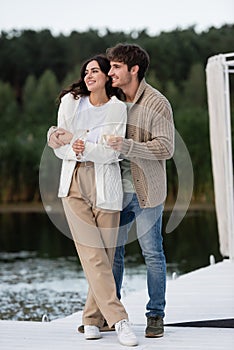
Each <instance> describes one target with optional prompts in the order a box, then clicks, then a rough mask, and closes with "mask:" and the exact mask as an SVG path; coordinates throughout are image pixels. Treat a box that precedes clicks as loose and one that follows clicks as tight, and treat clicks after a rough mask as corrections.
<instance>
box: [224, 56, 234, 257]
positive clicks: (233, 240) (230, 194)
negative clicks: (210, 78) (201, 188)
mask: <svg viewBox="0 0 234 350" xmlns="http://www.w3.org/2000/svg"><path fill="white" fill-rule="evenodd" d="M225 56H226V57H230V56H227V55H225ZM224 74H225V79H224V80H225V91H224V94H225V108H226V113H225V114H226V124H227V128H226V130H227V135H226V141H227V156H228V158H227V160H228V164H227V184H226V186H227V201H228V250H229V258H230V259H231V260H232V261H234V190H233V159H232V136H231V111H230V108H231V107H230V86H229V66H228V64H227V62H226V63H225V66H224Z"/></svg>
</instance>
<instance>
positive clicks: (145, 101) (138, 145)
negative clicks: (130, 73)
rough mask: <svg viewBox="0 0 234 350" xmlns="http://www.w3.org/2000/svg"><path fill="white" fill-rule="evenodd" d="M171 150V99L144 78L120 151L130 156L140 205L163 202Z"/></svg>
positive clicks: (172, 140) (129, 115)
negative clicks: (167, 163)
mask: <svg viewBox="0 0 234 350" xmlns="http://www.w3.org/2000/svg"><path fill="white" fill-rule="evenodd" d="M173 152H174V122H173V114H172V109H171V106H170V103H169V102H168V100H167V99H166V98H165V96H163V95H162V94H161V93H160V92H159V91H158V90H156V89H154V88H153V87H152V86H150V85H149V84H147V83H146V81H145V79H143V80H142V81H141V83H140V85H139V88H138V90H137V93H136V96H135V99H134V101H133V103H132V105H131V106H130V108H129V112H128V124H127V131H126V139H124V141H123V144H122V149H121V153H122V154H123V156H124V157H126V158H127V159H129V160H130V164H131V172H132V177H133V182H134V185H135V189H136V193H137V197H138V200H139V204H140V206H141V208H147V207H154V206H157V205H159V204H161V203H163V202H164V201H165V199H166V195H167V176H166V159H170V158H171V157H172V156H173Z"/></svg>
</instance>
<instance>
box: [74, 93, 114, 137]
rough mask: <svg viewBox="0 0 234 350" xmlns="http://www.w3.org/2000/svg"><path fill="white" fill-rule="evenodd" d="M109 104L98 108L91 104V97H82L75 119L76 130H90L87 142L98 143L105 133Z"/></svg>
mask: <svg viewBox="0 0 234 350" xmlns="http://www.w3.org/2000/svg"><path fill="white" fill-rule="evenodd" d="M109 102H110V101H108V102H107V103H105V104H104V105H102V106H98V107H97V106H94V105H92V104H91V103H90V101H89V96H83V97H81V101H80V104H79V107H78V110H77V115H76V118H75V119H74V123H75V125H74V130H77V129H86V130H89V132H88V134H87V137H86V140H87V141H90V142H92V143H97V142H98V139H100V137H101V135H102V133H103V132H102V129H103V125H104V124H105V119H106V113H107V110H108V105H109Z"/></svg>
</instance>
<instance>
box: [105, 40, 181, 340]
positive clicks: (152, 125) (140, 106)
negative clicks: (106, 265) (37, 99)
mask: <svg viewBox="0 0 234 350" xmlns="http://www.w3.org/2000/svg"><path fill="white" fill-rule="evenodd" d="M107 57H108V59H109V60H110V64H111V69H110V71H109V76H110V77H111V78H112V86H113V87H118V88H120V89H121V90H122V91H123V93H124V95H125V101H126V103H127V105H128V124H127V131H126V138H122V137H116V138H115V140H113V141H112V142H110V143H109V145H110V146H111V147H112V148H113V149H115V150H118V151H120V152H121V155H122V158H124V160H123V161H122V162H121V170H122V178H123V187H124V209H123V211H122V212H121V217H120V229H119V239H118V246H117V247H116V252H115V259H114V265H113V273H114V277H115V282H116V288H117V295H118V297H119V298H121V294H120V290H121V285H122V279H123V272H124V245H125V244H126V242H127V240H128V233H129V230H130V228H131V226H132V224H133V222H134V220H136V229H137V237H138V241H139V244H140V247H141V250H142V255H143V257H144V259H145V263H146V268H147V286H148V294H149V302H148V303H147V305H146V310H147V312H146V317H147V327H146V330H145V336H146V337H153V338H156V337H161V336H163V334H164V326H163V318H164V316H165V313H164V309H165V289H166V260H165V255H164V251H163V238H162V232H161V231H162V213H163V204H164V201H165V199H166V160H167V159H169V158H171V157H172V155H173V152H174V123H173V116H172V110H171V106H170V103H169V102H168V100H167V99H166V98H165V96H163V95H162V94H161V93H160V92H159V91H158V90H156V89H154V88H153V87H152V86H150V85H149V84H147V83H146V81H145V78H144V77H145V73H146V71H147V69H148V66H149V56H148V54H147V52H146V51H145V50H143V49H142V48H141V47H139V46H138V45H130V44H118V45H116V46H115V47H112V48H109V49H107Z"/></svg>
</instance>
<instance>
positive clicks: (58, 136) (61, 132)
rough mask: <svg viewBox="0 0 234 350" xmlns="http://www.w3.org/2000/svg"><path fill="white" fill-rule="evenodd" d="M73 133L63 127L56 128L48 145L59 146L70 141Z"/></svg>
mask: <svg viewBox="0 0 234 350" xmlns="http://www.w3.org/2000/svg"><path fill="white" fill-rule="evenodd" d="M72 137H73V134H72V133H71V132H69V131H67V130H65V129H63V128H58V129H56V130H55V131H54V132H53V133H52V134H51V135H50V138H49V142H48V145H49V146H50V147H51V148H58V147H61V146H64V145H67V144H68V143H70V141H71V139H72Z"/></svg>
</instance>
